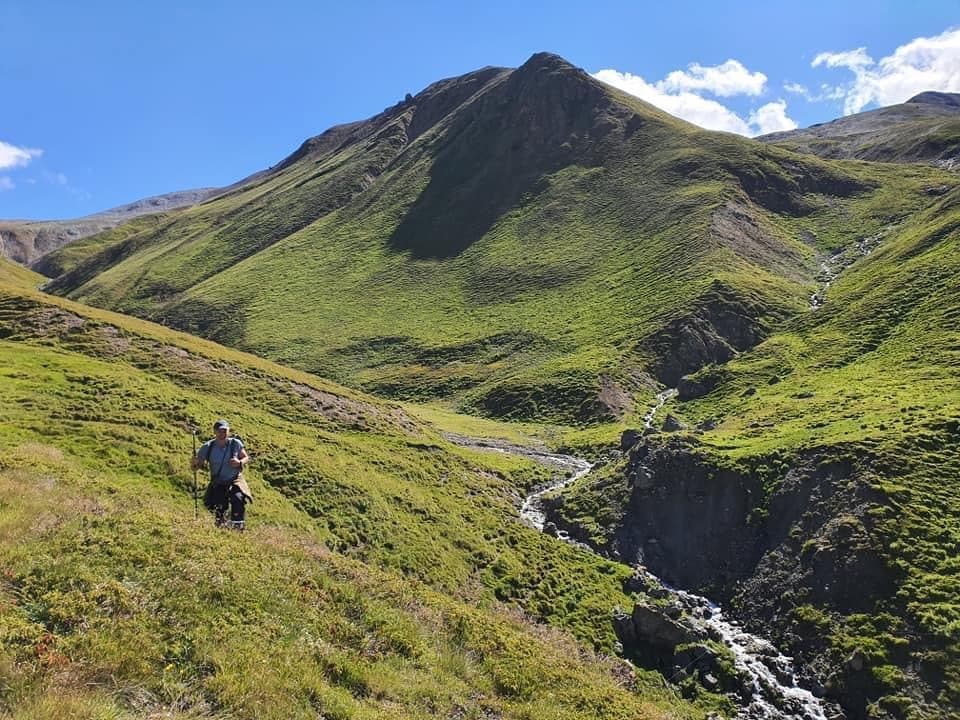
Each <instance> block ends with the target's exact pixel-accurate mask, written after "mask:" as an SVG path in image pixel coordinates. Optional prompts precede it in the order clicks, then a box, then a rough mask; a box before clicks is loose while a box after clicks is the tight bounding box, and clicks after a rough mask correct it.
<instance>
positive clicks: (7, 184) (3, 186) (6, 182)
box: [0, 175, 16, 192]
mask: <svg viewBox="0 0 960 720" xmlns="http://www.w3.org/2000/svg"><path fill="white" fill-rule="evenodd" d="M15 187H16V185H14V184H13V180H11V179H10V178H8V177H7V176H5V175H0V192H3V191H4V190H13V189H14V188H15Z"/></svg>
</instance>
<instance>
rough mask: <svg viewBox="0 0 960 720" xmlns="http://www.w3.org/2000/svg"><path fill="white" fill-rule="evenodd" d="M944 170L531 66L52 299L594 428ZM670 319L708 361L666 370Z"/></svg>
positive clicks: (55, 287) (100, 251)
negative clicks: (748, 135) (703, 118)
mask: <svg viewBox="0 0 960 720" xmlns="http://www.w3.org/2000/svg"><path fill="white" fill-rule="evenodd" d="M955 182H956V177H955V176H952V175H950V174H948V173H942V174H938V173H937V172H936V171H935V170H932V169H931V170H918V171H917V172H916V173H914V174H912V175H909V176H903V177H893V175H891V174H886V175H884V171H883V170H876V169H873V168H872V167H869V166H864V165H860V164H847V165H838V164H827V163H825V162H823V161H820V160H818V159H816V158H811V157H798V156H796V155H793V154H790V153H787V152H785V151H782V150H780V149H777V148H771V147H766V146H763V145H760V144H757V143H755V142H751V141H749V140H746V139H743V138H738V137H735V136H731V135H725V134H717V133H707V132H703V131H700V130H698V129H696V128H693V127H692V126H690V125H687V124H685V123H682V122H680V121H678V120H676V119H674V118H671V117H669V116H667V115H665V114H664V113H661V112H659V111H657V110H655V109H654V108H652V107H651V106H649V105H646V104H645V103H643V102H641V101H639V100H637V99H636V98H632V97H630V96H627V95H625V94H622V93H619V92H618V91H616V90H613V89H612V88H609V87H607V86H604V85H602V84H601V83H598V82H596V81H595V80H593V79H592V78H590V77H589V76H587V75H586V74H585V73H583V72H582V71H579V70H576V69H575V68H573V67H571V66H569V65H568V64H566V63H564V62H563V61H562V60H560V59H559V58H556V57H554V56H547V55H538V56H534V57H533V58H531V60H530V61H529V62H528V63H527V64H525V65H524V66H523V67H521V68H519V69H517V70H515V71H512V72H510V71H505V70H501V69H488V70H482V71H478V72H476V73H472V74H470V75H467V76H464V77H462V78H455V79H452V80H449V81H443V82H441V83H438V84H437V85H435V86H431V88H428V89H427V90H425V91H424V92H423V93H421V94H419V95H417V96H416V97H414V98H412V99H410V100H408V101H405V102H403V103H400V104H399V105H397V106H395V107H393V108H390V109H388V110H387V111H385V112H384V113H383V114H382V115H380V116H377V117H376V118H372V119H371V120H369V121H365V122H364V123H356V124H354V125H350V126H344V127H342V128H333V129H331V130H330V131H328V132H327V133H325V134H324V135H321V136H319V137H318V138H315V139H313V140H311V141H309V142H308V143H306V144H305V145H304V147H303V148H301V150H300V151H298V153H296V154H294V155H293V156H291V158H289V159H288V160H287V161H286V162H284V163H283V164H281V165H280V166H278V167H277V168H276V169H274V170H273V171H271V172H270V173H268V174H267V176H265V177H262V178H260V179H258V180H257V182H255V183H253V184H250V185H247V186H243V187H240V188H238V189H237V190H236V191H234V192H233V193H232V194H230V195H228V196H227V197H224V198H222V199H217V200H214V201H211V202H208V203H206V204H204V205H201V206H198V207H196V208H193V209H190V210H188V211H185V212H182V213H179V214H178V215H177V216H176V217H173V216H171V217H169V218H168V219H167V220H166V221H163V222H161V223H160V224H159V225H158V226H156V227H147V226H146V225H144V224H139V225H136V226H132V228H131V229H130V231H129V233H125V234H124V236H123V237H121V236H120V234H115V235H113V236H106V235H104V236H100V237H99V238H96V239H95V240H92V241H91V242H90V243H89V244H88V246H87V248H88V250H89V254H88V255H86V256H85V259H84V260H82V261H81V262H79V263H78V262H77V259H73V260H70V261H65V262H64V263H63V265H62V267H63V268H64V269H65V270H67V272H66V273H65V274H64V275H62V276H61V277H59V278H57V279H55V280H54V281H53V282H52V283H51V285H50V289H51V290H52V291H55V292H58V293H66V294H68V295H69V296H70V297H73V298H76V299H81V300H83V301H85V302H90V303H93V304H96V305H100V306H105V307H110V308H113V309H119V310H122V311H124V312H129V313H133V314H136V315H140V316H145V317H149V318H153V319H156V320H159V321H161V322H163V323H165V324H170V325H174V326H176V327H179V328H182V329H185V330H188V331H191V332H195V333H199V334H202V335H205V336H208V337H211V338H213V339H216V340H217V341H219V342H222V343H225V344H229V345H232V346H235V347H239V348H243V349H246V350H249V351H252V352H255V353H257V354H259V355H262V356H265V357H270V358H273V359H276V360H279V361H281V362H283V363H285V364H289V365H294V366H296V367H300V368H303V369H306V370H309V371H312V372H316V373H318V374H322V375H324V376H330V377H334V378H336V379H337V380H339V381H342V382H345V383H348V384H350V385H352V386H355V387H361V388H364V389H366V390H370V391H374V392H376V393H378V394H381V395H388V396H391V397H395V398H400V399H407V400H425V399H435V400H440V401H442V402H446V403H448V404H451V405H455V406H459V407H461V408H465V409H468V410H470V411H473V412H479V413H482V414H487V415H494V416H501V417H510V418H528V419H539V420H550V421H560V422H567V423H570V422H576V423H583V422H596V421H598V420H604V419H606V420H610V419H615V418H618V417H623V416H626V417H630V416H631V414H632V413H634V412H636V411H637V410H640V411H642V409H643V408H644V407H645V405H646V401H647V399H649V398H650V397H651V396H652V394H653V392H654V388H655V386H656V384H657V382H658V381H666V380H667V379H668V378H671V377H672V376H673V375H675V374H676V373H681V374H682V373H683V372H688V371H690V370H693V369H696V368H697V367H699V366H700V365H701V364H703V362H709V361H710V360H711V359H716V358H717V357H719V356H720V355H722V354H729V352H730V351H731V349H732V350H733V351H736V350H740V349H744V348H745V347H748V346H749V345H751V344H753V343H755V342H756V341H757V340H759V339H760V338H762V337H763V335H764V334H765V333H767V332H768V331H769V329H770V327H772V325H773V324H775V323H776V322H777V321H778V319H780V318H783V317H785V316H787V315H790V314H792V313H795V312H798V311H800V310H802V308H803V307H804V305H805V301H806V297H807V295H809V293H810V292H811V291H812V289H813V287H814V284H813V275H814V271H815V265H816V263H815V256H816V254H817V252H819V251H820V250H822V249H824V248H826V247H829V244H830V242H832V241H836V239H837V236H839V235H843V234H844V233H845V232H847V231H846V228H848V227H849V224H850V220H851V218H855V219H856V222H857V227H858V228H874V229H879V228H881V227H883V225H884V224H885V223H886V222H887V221H888V219H889V217H891V216H899V215H903V214H906V213H908V212H910V211H912V210H914V209H916V208H917V207H920V206H922V205H923V204H924V203H925V202H927V201H928V200H929V198H928V197H927V196H926V195H925V194H924V188H926V187H927V186H929V185H930V184H931V183H941V184H942V183H947V184H951V183H955ZM817 214H819V215H820V216H822V219H823V222H822V223H821V224H822V226H823V228H822V232H821V233H818V234H817V235H816V236H811V235H809V234H808V233H806V232H805V225H804V220H805V219H806V218H809V217H811V216H812V215H817ZM719 316H724V317H735V318H739V320H738V321H737V323H735V325H734V326H732V327H726V324H724V323H722V322H720V320H719V319H718V318H719ZM677 323H680V324H683V323H693V324H695V325H698V327H701V330H700V331H699V332H702V333H703V334H704V336H705V337H704V344H705V345H706V347H707V350H706V351H705V353H706V355H705V357H696V356H690V357H684V359H683V362H682V363H680V365H679V366H678V367H670V368H667V367H665V366H664V363H665V362H667V360H666V359H667V358H669V357H672V356H675V355H678V353H677V352H676V349H675V348H671V347H669V341H666V340H665V338H667V337H668V336H672V335H675V334H676V333H675V332H673V330H674V329H675V325H676V324H677ZM718 325H721V326H724V327H722V328H719V329H718ZM725 333H726V334H725ZM679 354H680V355H684V356H686V355H690V353H685V352H680V353H679Z"/></svg>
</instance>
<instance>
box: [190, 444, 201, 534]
mask: <svg viewBox="0 0 960 720" xmlns="http://www.w3.org/2000/svg"><path fill="white" fill-rule="evenodd" d="M196 459H197V431H196V429H194V431H193V458H191V460H190V464H191V465H193V519H194V520H198V519H199V518H200V501H199V499H198V497H197V496H198V490H197V465H196Z"/></svg>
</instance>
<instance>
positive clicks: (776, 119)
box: [749, 100, 797, 135]
mask: <svg viewBox="0 0 960 720" xmlns="http://www.w3.org/2000/svg"><path fill="white" fill-rule="evenodd" d="M749 122H750V125H751V126H753V127H755V128H756V129H757V130H758V131H759V133H760V134H761V135H766V134H767V133H772V132H781V131H783V130H796V128H797V124H796V123H795V122H794V121H793V120H791V119H790V118H789V117H787V101H786V100H776V101H775V102H770V103H767V104H766V105H763V106H761V107H759V108H757V109H756V110H754V111H753V112H752V113H750V120H749Z"/></svg>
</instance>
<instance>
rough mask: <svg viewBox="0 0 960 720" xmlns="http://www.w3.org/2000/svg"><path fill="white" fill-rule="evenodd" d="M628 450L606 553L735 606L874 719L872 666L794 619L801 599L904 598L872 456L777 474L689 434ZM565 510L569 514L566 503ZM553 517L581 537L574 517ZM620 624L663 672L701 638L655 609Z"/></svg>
mask: <svg viewBox="0 0 960 720" xmlns="http://www.w3.org/2000/svg"><path fill="white" fill-rule="evenodd" d="M631 443H632V444H631ZM621 445H622V446H623V447H624V448H625V450H624V460H623V464H622V473H623V481H624V482H625V483H626V484H627V488H628V493H627V495H626V497H627V498H628V499H627V501H626V506H625V508H624V512H623V513H620V514H611V515H610V517H615V518H617V520H616V522H617V525H616V526H613V527H609V528H606V536H607V537H608V538H609V540H608V543H607V545H606V546H605V547H604V548H601V549H602V550H604V551H606V552H607V553H609V554H610V555H611V556H614V557H618V558H621V559H622V560H624V561H626V562H629V563H631V564H635V565H636V564H640V565H643V566H646V567H647V568H649V569H650V571H651V572H653V573H654V574H656V575H657V576H658V577H660V578H662V579H663V580H664V581H665V582H667V583H668V584H670V585H671V586H675V587H681V588H684V589H689V590H692V591H695V592H699V593H703V594H704V595H706V596H708V597H710V598H711V599H713V600H716V601H720V602H721V603H722V604H723V605H725V606H730V607H733V608H734V609H735V610H736V612H737V615H738V617H739V618H740V619H741V620H743V621H744V622H745V623H746V625H747V627H749V628H752V629H754V631H756V632H762V633H763V634H765V635H767V636H772V637H773V638H774V639H775V640H776V641H777V642H778V644H780V645H781V646H782V647H783V648H784V649H786V650H788V651H789V652H791V653H793V654H794V655H795V656H798V657H799V659H801V661H802V662H803V663H805V664H806V665H807V667H808V668H812V669H814V671H815V672H816V673H819V679H820V681H821V682H823V683H824V686H823V688H822V691H823V692H824V693H826V695H827V697H828V698H831V699H833V700H836V701H838V702H840V703H841V704H843V705H844V707H845V709H846V711H847V712H848V714H849V716H850V717H863V712H864V704H863V700H864V698H866V697H867V695H869V693H870V692H873V691H874V690H876V686H875V683H874V684H871V682H872V681H871V680H870V678H871V677H872V675H871V670H870V668H869V667H866V668H864V667H863V662H861V663H859V664H860V665H861V667H860V669H856V668H855V667H854V666H853V664H850V663H847V664H843V663H840V662H839V660H838V658H836V657H833V656H832V655H830V653H832V652H833V651H832V650H831V649H830V647H829V643H828V639H827V637H825V636H824V635H823V634H822V633H815V632H807V633H803V632H797V631H796V630H797V627H796V625H795V624H794V623H793V621H792V620H791V619H790V618H792V617H793V613H794V612H795V609H796V608H797V607H798V606H801V605H802V606H809V607H816V608H819V611H820V612H823V613H826V614H827V615H830V616H832V617H843V616H848V615H851V614H856V613H874V612H877V611H878V608H880V607H881V606H882V605H883V603H884V602H887V601H888V599H889V598H890V597H891V596H893V595H894V594H895V589H896V577H897V575H896V571H895V569H894V568H892V567H890V566H889V565H888V563H887V561H886V559H885V557H886V556H885V553H884V548H883V547H882V546H881V545H880V540H879V539H878V537H879V535H878V534H877V533H875V532H874V526H873V523H874V521H873V518H874V517H876V516H877V515H878V512H879V513H880V514H882V511H883V509H884V508H883V506H885V505H888V504H889V501H888V499H887V498H886V496H885V495H884V494H883V493H881V492H880V491H878V490H876V489H874V488H873V487H872V486H871V485H870V484H869V482H868V481H867V479H866V477H867V476H866V472H867V470H868V466H869V458H868V457H865V456H862V455H857V454H852V453H851V454H849V455H844V454H843V453H842V452H841V451H838V450H836V449H834V450H826V449H823V450H810V451H806V452H804V453H801V454H799V455H798V456H796V457H794V458H792V460H791V462H790V463H789V465H787V464H781V465H780V466H779V467H780V468H781V469H780V470H778V471H776V472H774V471H772V470H770V468H769V467H766V466H760V465H756V466H754V467H751V466H746V465H741V466H736V465H733V464H730V463H727V462H722V461H721V460H720V459H719V458H717V457H715V456H713V455H711V454H710V453H709V452H708V451H706V450H705V449H704V448H702V447H700V446H699V445H698V444H697V440H696V439H695V437H691V436H689V435H686V434H682V433H677V434H672V435H669V436H665V435H656V434H655V435H643V434H640V433H636V432H633V433H625V434H624V435H623V437H622V439H621ZM771 464H773V463H772V461H771ZM555 507H556V508H557V512H558V515H562V512H563V504H562V503H559V504H557V505H556V506H555ZM550 519H551V520H554V521H555V522H558V524H561V525H563V526H564V527H567V528H568V529H569V531H570V534H571V535H574V536H575V535H576V523H572V522H571V521H570V519H569V518H560V517H557V518H553V517H551V518H550ZM571 526H572V527H571ZM593 534H594V535H596V529H594V532H593ZM638 582H639V581H638ZM635 584H636V583H635ZM627 589H628V590H630V591H634V592H646V590H647V588H644V587H643V584H642V583H639V584H637V586H636V587H632V586H631V587H629V588H627ZM667 619H668V620H676V618H670V617H669V616H668V618H667ZM617 628H618V633H619V634H621V635H622V637H621V642H623V643H624V646H625V647H627V646H628V645H629V646H631V647H635V648H636V649H635V650H633V652H634V653H635V655H636V657H637V658H638V659H642V660H643V661H644V662H647V663H654V664H653V665H651V666H655V667H664V666H669V665H670V663H671V662H673V660H672V655H671V653H672V650H673V649H674V648H676V647H677V645H679V644H681V643H689V642H694V639H691V638H690V637H686V636H684V637H681V635H680V632H679V628H677V627H675V626H674V625H673V624H671V623H670V622H667V621H666V620H665V619H664V618H651V616H650V613H649V612H648V611H647V610H639V611H634V613H633V614H631V616H630V622H629V623H627V622H626V620H625V619H624V618H622V617H621V618H620V620H619V621H617ZM631 633H633V635H631ZM634 636H636V638H635V639H634V640H631V638H632V637H634ZM631 643H632V644H631ZM668 656H670V657H668ZM865 662H868V661H865ZM848 666H849V667H848ZM828 676H831V677H830V682H826V680H827V678H828ZM857 688H860V690H857ZM861 691H862V692H861Z"/></svg>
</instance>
